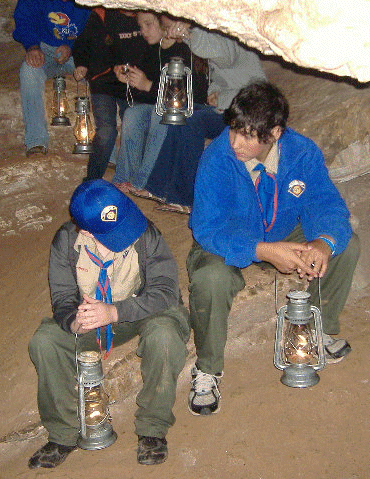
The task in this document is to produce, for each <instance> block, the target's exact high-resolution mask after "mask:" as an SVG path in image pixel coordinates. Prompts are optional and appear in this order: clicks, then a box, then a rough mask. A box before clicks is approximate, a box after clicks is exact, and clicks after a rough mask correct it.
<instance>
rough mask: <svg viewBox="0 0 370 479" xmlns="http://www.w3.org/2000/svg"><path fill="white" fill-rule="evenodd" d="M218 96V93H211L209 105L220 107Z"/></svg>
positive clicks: (208, 98)
mask: <svg viewBox="0 0 370 479" xmlns="http://www.w3.org/2000/svg"><path fill="white" fill-rule="evenodd" d="M218 95H219V92H218V91H215V92H213V93H211V94H210V95H208V96H207V103H208V105H210V106H214V107H217V106H218Z"/></svg>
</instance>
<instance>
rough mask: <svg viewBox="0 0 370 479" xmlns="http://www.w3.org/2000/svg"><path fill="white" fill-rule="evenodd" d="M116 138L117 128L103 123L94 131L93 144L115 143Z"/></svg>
mask: <svg viewBox="0 0 370 479" xmlns="http://www.w3.org/2000/svg"><path fill="white" fill-rule="evenodd" d="M116 138H117V128H116V126H115V125H110V124H108V123H104V124H102V125H101V126H99V128H97V129H96V131H95V136H94V143H99V144H100V145H106V144H108V143H110V142H113V143H114V142H115V140H116Z"/></svg>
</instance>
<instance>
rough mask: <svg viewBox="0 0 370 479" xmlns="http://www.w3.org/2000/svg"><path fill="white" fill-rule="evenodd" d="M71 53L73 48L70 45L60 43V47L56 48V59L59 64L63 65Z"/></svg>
mask: <svg viewBox="0 0 370 479" xmlns="http://www.w3.org/2000/svg"><path fill="white" fill-rule="evenodd" d="M71 55H72V50H71V48H70V47H69V46H68V45H60V47H58V48H57V49H56V50H55V54H54V60H55V61H56V62H57V63H59V65H63V64H64V63H65V62H67V61H68V60H69V59H70V57H71Z"/></svg>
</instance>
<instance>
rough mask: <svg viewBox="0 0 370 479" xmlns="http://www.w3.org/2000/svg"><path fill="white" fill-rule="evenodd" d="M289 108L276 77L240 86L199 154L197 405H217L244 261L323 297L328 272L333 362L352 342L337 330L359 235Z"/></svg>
mask: <svg viewBox="0 0 370 479" xmlns="http://www.w3.org/2000/svg"><path fill="white" fill-rule="evenodd" d="M288 115H289V106H288V103H287V101H286V99H285V97H284V96H283V94H282V93H281V92H280V91H279V90H278V89H277V88H276V87H275V86H273V85H271V84H270V83H267V82H259V83H254V84H252V85H250V86H248V87H244V88H242V89H241V90H240V92H239V93H238V94H237V95H236V97H235V98H234V99H233V101H232V103H231V106H230V107H229V108H228V109H227V110H226V111H225V123H226V124H227V125H228V127H227V128H225V130H224V131H223V132H222V133H221V135H220V136H219V137H218V138H216V139H215V140H214V141H213V142H212V143H211V144H210V145H209V147H208V148H207V149H206V150H205V151H204V154H203V156H202V158H201V160H200V163H199V168H198V172H197V176H196V181H195V192H194V193H195V194H194V205H193V210H192V214H191V217H190V223H189V224H190V227H191V229H192V231H193V236H194V240H195V241H194V244H193V246H192V248H191V250H190V252H189V256H188V260H187V267H188V273H189V279H190V286H189V291H190V299H189V301H190V313H191V321H192V327H193V329H194V338H195V345H196V350H197V361H196V364H195V367H194V368H193V371H192V377H193V380H192V389H191V391H190V395H189V409H190V411H191V412H192V413H193V414H211V413H214V412H217V410H218V407H219V400H220V392H219V388H218V385H219V382H220V377H221V376H222V370H223V365H224V347H225V343H226V336H227V318H228V315H229V312H230V308H231V305H232V301H233V298H234V297H235V295H236V294H237V293H238V291H240V290H241V289H242V288H243V287H244V286H245V283H244V279H243V276H242V273H241V268H246V267H248V266H249V265H251V264H252V263H260V262H264V263H269V264H270V265H272V266H274V267H275V268H276V269H277V270H278V271H280V272H281V273H285V274H291V273H293V272H294V271H296V272H297V273H298V275H299V276H300V278H304V277H306V278H307V279H308V281H309V287H308V291H309V292H310V293H311V301H312V303H313V304H315V305H317V306H319V305H320V300H319V294H318V290H319V288H318V280H319V278H320V282H321V285H320V286H321V299H322V317H323V328H324V332H325V335H324V336H325V338H324V345H325V350H326V354H327V358H328V362H330V361H331V362H335V361H338V360H340V359H342V358H343V357H344V356H345V355H346V354H347V353H348V352H349V351H350V347H349V345H348V343H347V342H346V341H345V340H338V339H334V338H332V337H331V336H330V335H332V334H338V332H339V320H338V315H339V313H340V312H341V310H342V308H343V306H344V304H345V301H346V299H347V296H348V292H349V289H350V287H351V282H352V276H353V272H354V269H355V267H356V263H357V260H358V256H359V243H358V238H357V236H356V235H355V234H353V233H352V230H351V226H350V223H349V216H350V214H349V212H348V210H347V207H346V205H345V203H344V201H343V199H342V198H341V197H340V194H339V192H338V191H337V189H336V188H335V186H334V185H333V183H332V182H331V180H330V179H329V176H328V171H327V169H326V166H325V161H324V158H323V155H322V153H321V151H320V149H319V148H318V147H317V146H316V145H315V144H314V142H313V141H312V140H310V139H308V138H305V137H304V136H302V135H300V134H298V133H296V132H295V131H293V130H292V129H290V128H287V127H286V122H287V119H288ZM265 181H267V182H268V185H267V186H264V185H265ZM261 188H264V190H263V191H261Z"/></svg>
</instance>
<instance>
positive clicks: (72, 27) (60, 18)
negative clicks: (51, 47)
mask: <svg viewBox="0 0 370 479" xmlns="http://www.w3.org/2000/svg"><path fill="white" fill-rule="evenodd" d="M48 17H49V21H50V22H51V23H52V24H53V25H54V27H53V33H54V36H55V38H57V39H58V40H65V39H67V40H74V39H75V38H77V34H78V31H77V25H76V24H74V23H72V22H71V20H70V18H69V17H68V15H67V14H65V13H63V12H50V13H49V15H48Z"/></svg>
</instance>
